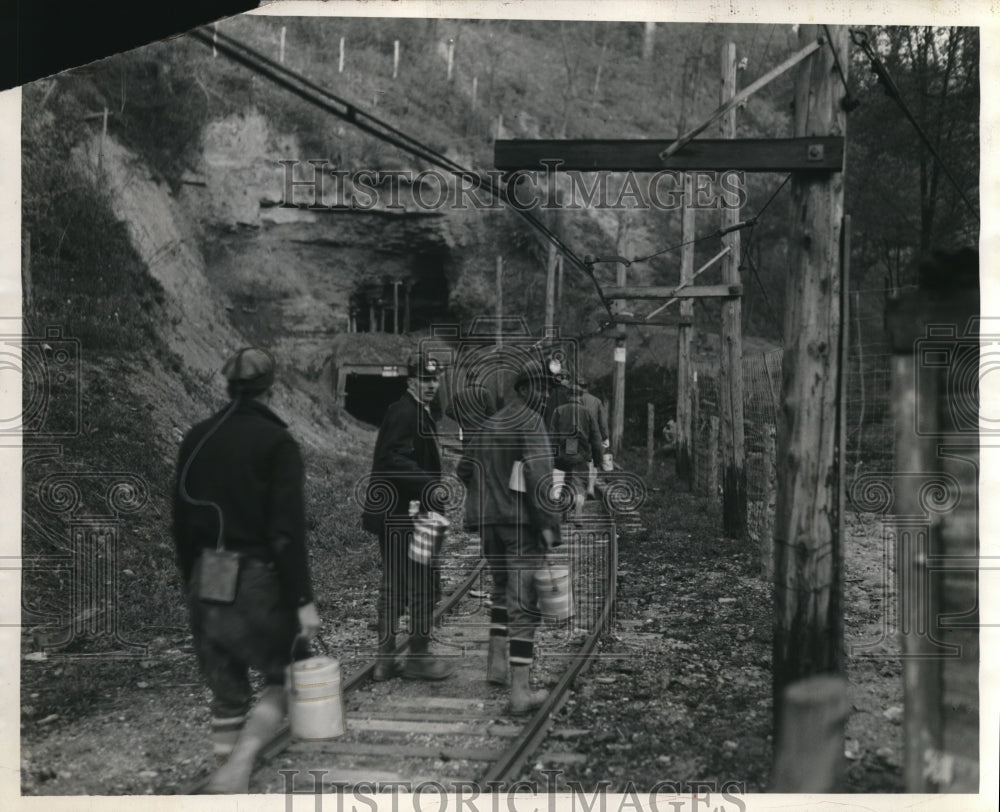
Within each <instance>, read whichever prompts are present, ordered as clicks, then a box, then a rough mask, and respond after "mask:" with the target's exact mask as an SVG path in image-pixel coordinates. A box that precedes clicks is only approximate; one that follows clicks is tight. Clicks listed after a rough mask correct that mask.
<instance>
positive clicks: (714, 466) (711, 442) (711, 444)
mask: <svg viewBox="0 0 1000 812" xmlns="http://www.w3.org/2000/svg"><path fill="white" fill-rule="evenodd" d="M708 425H709V429H708V466H707V469H706V470H707V473H708V478H707V481H706V484H705V489H706V493H707V494H708V501H709V504H711V505H712V508H713V509H718V507H719V430H720V425H721V424H720V421H719V418H718V417H716V416H715V415H714V414H713V415H712V416H711V417H710V418H709V419H708Z"/></svg>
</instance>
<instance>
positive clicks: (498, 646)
mask: <svg viewBox="0 0 1000 812" xmlns="http://www.w3.org/2000/svg"><path fill="white" fill-rule="evenodd" d="M486 681H487V682H492V683H493V684H494V685H506V684H507V635H505V634H494V635H490V647H489V650H488V651H487V652H486Z"/></svg>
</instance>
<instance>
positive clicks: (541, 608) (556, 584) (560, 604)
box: [535, 560, 573, 623]
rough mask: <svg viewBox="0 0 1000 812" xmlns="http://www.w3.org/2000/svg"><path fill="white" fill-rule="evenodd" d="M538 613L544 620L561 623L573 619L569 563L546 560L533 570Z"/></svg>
mask: <svg viewBox="0 0 1000 812" xmlns="http://www.w3.org/2000/svg"><path fill="white" fill-rule="evenodd" d="M535 593H536V594H537V595H538V612H539V614H541V616H542V618H543V619H544V620H548V621H553V622H556V623H558V622H561V621H564V620H569V619H570V618H571V617H573V586H572V583H571V581H570V576H569V563H568V562H566V561H560V560H556V561H551V560H546V561H545V563H544V564H542V566H541V567H539V568H538V569H537V570H535Z"/></svg>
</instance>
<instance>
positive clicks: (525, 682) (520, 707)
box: [510, 665, 549, 716]
mask: <svg viewBox="0 0 1000 812" xmlns="http://www.w3.org/2000/svg"><path fill="white" fill-rule="evenodd" d="M530 671H531V666H530V665H512V666H511V667H510V712H511V713H512V714H514V715H515V716H516V715H518V714H522V713H530V712H531V711H533V710H535V709H536V708H539V707H541V705H542V703H543V702H544V701H545V699H546V697H548V695H549V692H548V691H545V690H542V689H539V690H537V691H533V690H531V679H530Z"/></svg>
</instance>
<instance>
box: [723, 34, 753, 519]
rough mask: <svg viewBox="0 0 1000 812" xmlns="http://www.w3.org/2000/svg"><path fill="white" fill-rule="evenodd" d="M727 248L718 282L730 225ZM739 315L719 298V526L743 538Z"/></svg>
mask: <svg viewBox="0 0 1000 812" xmlns="http://www.w3.org/2000/svg"><path fill="white" fill-rule="evenodd" d="M735 95H736V45H735V43H732V42H730V43H728V44H727V45H725V46H724V47H723V49H722V98H721V100H720V101H721V103H722V104H726V103H727V102H728V101H729V100H730V99H732V98H733V96H735ZM722 137H723V138H735V137H736V108H735V107H734V108H733V109H732V110H730V111H729V112H727V113H726V114H725V115H724V116H723V117H722ZM739 220H740V210H739V208H738V206H736V205H727V204H726V201H725V200H723V206H722V227H723V228H724V229H725V228H729V227H731V226H735V225H736V224H737V223H738V222H739ZM722 245H723V247H724V248H729V249H730V250H729V253H728V254H726V256H724V257H723V258H722V281H723V283H724V284H727V285H738V284H740V232H739V230H733V231H731V232H729V233H728V234H726V235H724V236H723V238H722ZM742 329H743V319H742V302H741V299H740V297H739V296H732V297H728V298H725V299H723V300H722V334H721V336H720V338H721V343H722V357H721V359H720V364H719V383H720V386H719V391H720V394H721V402H720V403H719V418H720V420H721V431H722V434H721V436H720V438H719V439H720V446H721V451H722V529H723V532H724V533H725V534H726V535H727V536H729V537H730V538H734V539H743V538H745V537H746V522H747V479H746V469H745V467H744V455H745V446H744V438H743V336H742Z"/></svg>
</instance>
